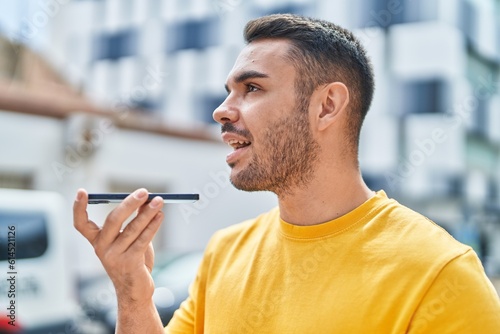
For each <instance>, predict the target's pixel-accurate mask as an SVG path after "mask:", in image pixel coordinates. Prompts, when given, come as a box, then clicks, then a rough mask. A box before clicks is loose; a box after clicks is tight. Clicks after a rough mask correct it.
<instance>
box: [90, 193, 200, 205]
mask: <svg viewBox="0 0 500 334" xmlns="http://www.w3.org/2000/svg"><path fill="white" fill-rule="evenodd" d="M128 195H130V194H123V193H108V194H89V204H109V203H119V202H121V201H123V200H124V199H125V197H127V196H128ZM156 196H160V197H162V198H163V202H164V203H193V202H196V201H197V200H199V199H200V195H199V194H171V193H150V194H149V196H148V200H147V202H150V201H151V200H152V199H153V198H155V197H156Z"/></svg>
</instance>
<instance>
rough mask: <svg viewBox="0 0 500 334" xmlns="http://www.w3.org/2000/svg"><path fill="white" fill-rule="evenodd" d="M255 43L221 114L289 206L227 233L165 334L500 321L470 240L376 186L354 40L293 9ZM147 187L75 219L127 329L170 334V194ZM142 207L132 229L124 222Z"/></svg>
mask: <svg viewBox="0 0 500 334" xmlns="http://www.w3.org/2000/svg"><path fill="white" fill-rule="evenodd" d="M245 39H246V41H247V43H248V44H247V46H246V47H245V48H244V49H243V51H242V52H241V54H240V55H239V57H238V59H237V60H236V63H235V65H234V67H233V69H232V70H231V72H230V74H229V76H228V79H227V83H226V89H227V92H228V96H227V98H226V100H225V101H224V102H223V103H222V104H221V106H219V107H218V108H217V110H215V112H214V119H215V120H216V121H217V122H219V123H220V124H221V125H222V139H223V140H224V142H226V143H227V144H229V145H230V146H232V147H233V148H234V151H233V152H232V153H231V154H229V155H228V156H227V158H226V160H227V163H228V164H229V166H230V167H231V181H232V183H233V184H234V185H235V186H236V187H237V188H239V189H242V190H247V191H257V190H270V191H273V192H275V193H276V195H277V196H278V200H279V207H278V208H276V209H274V210H272V211H270V212H268V213H265V214H263V215H261V216H259V217H257V218H256V219H253V220H250V221H247V222H244V223H242V224H238V225H234V226H231V227H229V228H226V229H224V230H222V231H219V232H218V233H216V234H215V235H214V236H213V238H212V239H211V241H210V243H209V244H208V246H207V249H206V252H205V256H204V259H203V261H202V263H201V265H200V268H199V271H198V274H197V277H196V279H195V281H194V282H193V284H192V286H191V289H190V297H189V298H188V299H187V300H186V301H185V302H184V303H183V304H182V305H181V308H180V309H179V310H178V311H177V312H176V313H175V315H174V318H173V319H172V321H171V322H170V324H169V325H168V326H167V328H166V332H167V333H412V334H413V333H483V334H484V333H500V302H499V299H498V296H497V294H496V292H495V290H494V289H493V286H492V284H491V283H490V282H489V281H488V279H487V277H486V276H485V274H484V270H483V268H482V266H481V263H480V262H479V259H478V258H477V256H476V254H475V253H474V251H473V250H472V249H471V248H470V247H468V246H465V245H462V244H460V243H459V242H457V241H456V240H454V239H453V238H452V237H451V236H450V235H449V234H448V233H446V232H445V231H444V230H443V229H442V228H440V227H439V226H437V225H436V224H434V223H433V222H431V221H430V220H428V219H427V218H425V217H423V216H421V215H419V214H418V213H415V212H414V211H411V210H410V209H408V208H405V207H403V206H402V205H400V204H398V203H397V202H396V201H394V200H391V199H388V198H387V196H386V195H385V193H384V192H383V191H379V192H377V193H374V192H373V191H371V190H370V189H369V188H368V187H367V186H366V185H365V183H364V182H363V180H362V178H361V176H360V171H359V167H358V159H357V151H358V140H359V133H360V128H361V124H362V122H363V119H364V117H365V115H366V112H367V111H368V109H369V106H370V103H371V99H372V95H373V89H374V88H373V86H374V83H373V74H372V68H371V65H370V62H369V60H368V58H367V56H366V54H365V51H364V49H363V48H362V47H361V45H360V44H359V42H358V41H357V40H356V39H355V37H354V36H353V35H352V34H351V33H350V32H349V31H347V30H345V29H342V28H340V27H338V26H336V25H334V24H332V23H329V22H325V21H320V20H314V19H309V18H304V17H298V16H293V15H271V16H267V17H263V18H260V19H257V20H253V21H250V22H249V23H248V24H247V26H246V28H245ZM146 193H147V192H146V190H145V189H140V190H137V191H136V192H135V193H134V194H133V195H131V196H129V198H127V199H126V200H125V201H124V202H123V203H122V204H121V205H119V206H118V207H117V208H116V209H115V210H113V211H112V212H111V213H110V214H109V216H108V217H107V219H106V221H105V224H104V226H103V227H102V228H99V227H97V225H95V224H94V223H92V222H91V221H89V220H88V218H87V215H86V211H85V210H86V205H87V197H86V193H85V191H83V190H80V191H79V192H78V194H77V199H76V201H75V205H74V217H75V218H74V219H75V226H76V228H77V229H78V230H79V231H80V232H81V233H82V234H83V235H84V236H85V237H86V238H87V239H88V240H89V241H90V242H91V243H92V245H93V246H94V248H95V251H96V253H97V255H98V257H99V258H100V260H101V261H102V263H103V265H104V267H105V268H106V271H107V273H108V274H109V276H110V277H111V279H112V281H113V283H114V286H115V288H116V292H117V298H118V328H117V332H118V333H161V332H163V328H162V326H161V322H160V320H159V317H158V314H157V312H156V310H155V307H154V305H153V302H152V294H153V290H154V285H153V281H152V279H151V276H150V272H151V268H152V266H153V251H152V248H151V240H152V238H153V236H154V234H155V233H156V231H157V230H158V227H159V225H160V222H161V220H162V213H161V207H162V202H161V201H160V200H159V199H155V200H153V201H152V202H151V203H150V204H144V203H145V200H146ZM137 208H139V213H138V215H137V217H136V218H135V219H134V220H133V221H132V222H131V223H130V224H129V225H128V226H127V227H126V228H125V229H124V230H123V232H120V228H121V225H122V223H123V221H124V220H125V219H126V217H128V216H129V215H130V214H132V213H133V212H134V210H136V209H137Z"/></svg>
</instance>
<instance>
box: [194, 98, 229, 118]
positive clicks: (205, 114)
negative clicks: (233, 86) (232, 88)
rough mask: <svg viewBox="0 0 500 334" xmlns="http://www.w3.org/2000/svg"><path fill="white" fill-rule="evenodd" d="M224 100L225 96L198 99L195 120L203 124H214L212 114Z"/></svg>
mask: <svg viewBox="0 0 500 334" xmlns="http://www.w3.org/2000/svg"><path fill="white" fill-rule="evenodd" d="M225 99H226V95H205V96H203V97H202V98H201V99H200V107H199V108H198V110H200V112H199V114H198V115H197V118H198V119H199V120H201V121H202V122H205V123H214V119H213V117H212V114H213V112H214V110H215V109H217V107H219V106H220V105H221V104H222V102H224V100H225Z"/></svg>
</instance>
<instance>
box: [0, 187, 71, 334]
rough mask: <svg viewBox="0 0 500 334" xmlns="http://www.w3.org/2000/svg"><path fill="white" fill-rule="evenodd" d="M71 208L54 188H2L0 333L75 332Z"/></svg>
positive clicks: (0, 222)
mask: <svg viewBox="0 0 500 334" xmlns="http://www.w3.org/2000/svg"><path fill="white" fill-rule="evenodd" d="M69 210H70V207H69V204H68V203H67V201H65V200H64V198H62V196H60V195H59V194H57V193H53V192H42V191H31V190H30V191H28V190H14V189H0V275H1V276H0V277H1V279H0V316H1V317H2V318H3V319H2V322H3V323H4V324H3V326H2V330H1V331H2V332H4V331H7V332H13V333H15V332H16V330H17V332H19V329H22V330H21V331H20V332H21V333H54V334H55V333H75V332H77V330H76V329H75V328H74V323H73V320H74V319H75V318H76V317H77V314H78V312H79V311H78V306H77V303H76V302H75V292H74V291H73V287H72V277H71V273H70V271H69V269H68V260H69V259H67V258H66V255H67V251H68V242H67V237H68V231H69V229H70V228H72V220H71V217H70V216H69V214H68V211H69Z"/></svg>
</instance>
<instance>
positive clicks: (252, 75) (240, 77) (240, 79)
mask: <svg viewBox="0 0 500 334" xmlns="http://www.w3.org/2000/svg"><path fill="white" fill-rule="evenodd" d="M252 78H269V75H267V74H265V73H262V72H258V71H245V72H242V73H240V74H238V75H237V76H236V77H235V78H234V82H236V83H240V82H243V81H245V80H248V79H252ZM224 87H225V88H226V91H227V92H229V87H228V86H227V84H225V85H224Z"/></svg>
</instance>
